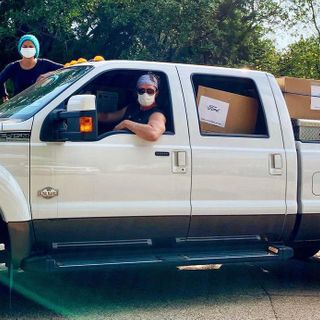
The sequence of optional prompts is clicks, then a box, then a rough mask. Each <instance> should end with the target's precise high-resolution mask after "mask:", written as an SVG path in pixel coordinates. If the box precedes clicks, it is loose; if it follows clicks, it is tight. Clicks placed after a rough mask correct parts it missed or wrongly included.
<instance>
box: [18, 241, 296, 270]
mask: <svg viewBox="0 0 320 320" xmlns="http://www.w3.org/2000/svg"><path fill="white" fill-rule="evenodd" d="M207 249H208V248H207ZM292 256H293V249H292V248H290V247H286V246H282V245H281V246H270V247H269V248H268V249H267V250H264V249H257V248H255V249H252V250H246V251H244V250H241V251H240V250H232V251H229V250H228V251H225V250H223V251H218V250H217V249H215V250H212V249H211V250H210V251H209V250H206V251H203V252H200V251H199V250H198V251H197V250H189V251H187V250H179V251H175V250H172V249H171V250H167V251H163V250H162V251H157V250H152V251H151V250H150V251H148V252H147V251H140V252H132V251H131V252H129V251H127V252H122V253H118V252H109V253H108V254H107V252H104V253H103V254H102V253H100V254H99V255H98V254H95V255H89V254H88V253H87V254H86V255H84V254H78V255H76V254H73V255H71V254H70V253H69V254H55V255H46V256H34V257H30V258H27V259H25V260H24V261H23V265H22V269H23V270H25V271H35V272H56V271H70V270H81V269H83V270H86V269H101V268H104V269H105V268H115V267H120V266H122V267H125V266H150V265H161V264H166V265H168V264H171V265H176V266H183V265H199V264H202V265H203V264H223V263H241V262H262V261H274V260H286V259H289V258H291V257H292Z"/></svg>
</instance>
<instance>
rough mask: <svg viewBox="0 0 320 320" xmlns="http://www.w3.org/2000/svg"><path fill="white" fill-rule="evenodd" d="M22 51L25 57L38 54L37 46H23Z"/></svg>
mask: <svg viewBox="0 0 320 320" xmlns="http://www.w3.org/2000/svg"><path fill="white" fill-rule="evenodd" d="M20 53H21V55H22V56H23V57H25V58H33V57H34V56H35V55H36V48H21V50H20Z"/></svg>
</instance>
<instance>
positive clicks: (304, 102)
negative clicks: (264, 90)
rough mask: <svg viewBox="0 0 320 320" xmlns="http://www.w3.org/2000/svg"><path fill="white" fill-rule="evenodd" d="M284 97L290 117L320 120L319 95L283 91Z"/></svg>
mask: <svg viewBox="0 0 320 320" xmlns="http://www.w3.org/2000/svg"><path fill="white" fill-rule="evenodd" d="M284 99H285V101H286V104H287V107H288V110H289V114H290V117H291V118H293V119H310V120H320V97H311V96H303V95H299V94H291V93H284Z"/></svg>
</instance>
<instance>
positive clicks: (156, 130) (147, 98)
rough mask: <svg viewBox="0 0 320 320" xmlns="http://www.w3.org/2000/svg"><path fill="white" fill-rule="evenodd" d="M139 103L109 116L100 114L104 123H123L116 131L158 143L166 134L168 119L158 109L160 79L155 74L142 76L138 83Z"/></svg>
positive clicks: (117, 126)
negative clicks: (129, 132) (127, 132)
mask: <svg viewBox="0 0 320 320" xmlns="http://www.w3.org/2000/svg"><path fill="white" fill-rule="evenodd" d="M136 90H137V101H136V102H134V103H132V104H129V105H128V106H126V107H125V108H123V109H121V110H119V111H116V112H113V113H108V114H99V120H100V121H102V122H113V121H119V120H120V119H122V121H121V122H120V123H119V124H117V125H116V126H115V128H114V130H125V129H127V130H130V131H131V132H133V133H135V134H136V135H137V136H138V137H140V138H142V139H145V140H147V141H156V140H158V139H159V138H160V136H161V135H162V134H163V133H164V132H165V130H166V127H165V124H166V117H165V115H164V114H163V111H162V110H161V109H159V108H158V105H157V102H156V98H157V96H158V94H159V79H158V77H157V76H156V75H155V74H153V73H148V74H144V75H142V76H141V77H140V78H139V79H138V81H137V86H136Z"/></svg>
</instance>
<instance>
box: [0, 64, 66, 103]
mask: <svg viewBox="0 0 320 320" xmlns="http://www.w3.org/2000/svg"><path fill="white" fill-rule="evenodd" d="M61 67H63V65H62V64H60V63H56V62H53V61H51V60H48V59H37V64H36V65H35V66H34V67H33V68H32V69H29V70H24V69H22V68H21V66H20V63H19V61H15V62H12V63H9V64H8V65H7V66H6V67H5V68H4V69H3V70H2V72H1V73H0V94H1V97H5V96H7V95H8V94H7V91H6V87H5V82H6V81H7V80H8V79H10V80H12V82H13V86H14V95H16V94H18V93H19V92H21V91H23V90H24V89H26V88H28V87H30V86H31V85H32V84H34V83H35V82H36V81H37V79H38V77H39V76H40V75H42V74H44V73H47V72H50V71H55V70H57V69H60V68H61Z"/></svg>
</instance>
